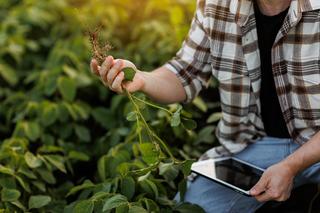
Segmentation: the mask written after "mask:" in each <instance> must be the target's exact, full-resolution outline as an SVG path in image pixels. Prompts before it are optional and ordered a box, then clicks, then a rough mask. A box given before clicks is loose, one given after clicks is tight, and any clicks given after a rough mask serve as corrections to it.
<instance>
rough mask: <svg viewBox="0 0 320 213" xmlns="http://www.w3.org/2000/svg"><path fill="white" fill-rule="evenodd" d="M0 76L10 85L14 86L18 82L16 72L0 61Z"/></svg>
mask: <svg viewBox="0 0 320 213" xmlns="http://www.w3.org/2000/svg"><path fill="white" fill-rule="evenodd" d="M0 76H1V77H2V78H3V79H4V80H5V81H6V82H8V83H9V84H10V85H11V86H14V85H16V84H17V83H18V76H17V74H16V72H15V71H14V70H13V69H12V68H11V67H10V66H8V65H6V64H2V63H0Z"/></svg>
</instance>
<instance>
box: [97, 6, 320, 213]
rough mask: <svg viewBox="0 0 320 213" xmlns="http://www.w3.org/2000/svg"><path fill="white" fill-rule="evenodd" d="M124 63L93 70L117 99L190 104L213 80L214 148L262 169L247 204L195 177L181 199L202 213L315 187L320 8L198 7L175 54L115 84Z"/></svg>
mask: <svg viewBox="0 0 320 213" xmlns="http://www.w3.org/2000/svg"><path fill="white" fill-rule="evenodd" d="M121 67H122V63H121V61H119V62H118V63H114V62H113V58H112V57H108V58H107V59H106V61H105V62H104V63H103V64H102V66H101V67H99V66H98V65H97V62H96V61H95V60H93V61H92V62H91V68H92V71H93V72H94V73H96V74H97V75H99V76H100V77H101V79H102V81H103V82H104V83H105V85H106V86H109V87H110V89H111V90H113V91H115V92H118V93H121V92H122V88H123V87H125V88H126V89H127V90H129V91H130V92H134V91H138V90H139V91H142V92H144V93H145V94H147V95H148V96H150V97H151V98H152V99H153V100H156V101H158V102H162V103H175V102H189V101H191V100H192V99H193V98H194V97H195V96H196V95H197V94H198V93H199V91H200V90H201V89H202V88H203V87H205V86H206V84H207V82H208V80H209V78H210V76H211V75H213V76H214V77H216V78H217V79H218V80H219V83H220V84H219V91H220V96H221V107H222V114H223V117H222V119H221V121H220V122H219V125H218V128H217V131H216V135H217V137H218V139H219V141H220V143H221V144H222V147H220V148H216V149H213V150H209V151H208V152H207V153H206V154H205V155H204V158H208V157H215V156H217V154H225V153H229V154H233V155H234V156H235V157H238V158H240V159H242V160H245V161H248V162H250V163H252V164H255V165H257V166H259V167H263V168H267V170H266V171H265V173H264V174H263V176H262V178H261V179H260V181H259V182H258V183H257V184H256V186H254V187H253V188H252V189H251V191H250V193H251V195H252V196H253V197H252V198H248V197H245V196H243V195H241V194H238V193H236V192H233V191H232V190H229V189H228V188H226V187H223V186H220V185H217V184H215V183H214V182H211V181H208V180H206V179H204V178H201V177H197V178H196V179H195V180H194V181H193V182H192V183H191V184H190V186H189V188H188V191H187V193H186V196H185V200H186V201H189V202H192V203H197V204H198V205H200V206H202V207H203V208H204V209H205V210H206V211H207V212H214V213H215V212H246V213H247V212H254V211H255V210H256V209H257V208H259V207H260V206H261V205H262V204H263V202H266V201H269V200H276V201H284V200H286V199H288V198H289V196H290V192H291V190H292V188H293V186H298V185H301V184H304V183H307V182H317V183H319V182H320V163H319V162H320V1H319V0H282V1H279V0H256V1H254V0H198V7H197V11H196V14H195V17H194V19H193V22H192V26H191V29H190V32H189V35H188V37H187V39H186V40H185V42H184V43H183V46H182V48H181V50H180V51H179V52H178V53H177V57H176V58H174V59H173V60H171V61H170V62H168V63H167V64H166V65H165V66H163V67H161V68H159V69H157V70H155V71H153V72H150V73H149V72H138V73H137V74H136V76H135V78H134V81H133V82H130V83H124V84H122V81H123V78H124V74H123V72H121Z"/></svg>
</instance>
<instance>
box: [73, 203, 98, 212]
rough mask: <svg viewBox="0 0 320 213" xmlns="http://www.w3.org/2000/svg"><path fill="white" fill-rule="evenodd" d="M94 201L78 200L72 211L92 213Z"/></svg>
mask: <svg viewBox="0 0 320 213" xmlns="http://www.w3.org/2000/svg"><path fill="white" fill-rule="evenodd" d="M93 208H94V203H93V201H91V200H83V201H80V202H79V203H78V204H77V205H76V206H75V208H74V209H73V212H74V213H92V212H93Z"/></svg>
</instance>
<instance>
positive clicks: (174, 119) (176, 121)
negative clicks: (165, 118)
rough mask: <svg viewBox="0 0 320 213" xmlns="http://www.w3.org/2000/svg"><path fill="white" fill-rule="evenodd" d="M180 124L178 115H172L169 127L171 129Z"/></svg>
mask: <svg viewBox="0 0 320 213" xmlns="http://www.w3.org/2000/svg"><path fill="white" fill-rule="evenodd" d="M180 123H181V118H180V113H174V114H173V116H172V117H171V123H170V124H171V126H172V127H177V126H179V125H180Z"/></svg>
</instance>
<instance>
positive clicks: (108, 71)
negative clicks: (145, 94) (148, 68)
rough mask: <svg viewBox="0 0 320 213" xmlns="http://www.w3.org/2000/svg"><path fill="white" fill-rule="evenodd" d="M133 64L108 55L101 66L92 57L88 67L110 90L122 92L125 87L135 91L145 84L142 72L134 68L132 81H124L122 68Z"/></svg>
mask: <svg viewBox="0 0 320 213" xmlns="http://www.w3.org/2000/svg"><path fill="white" fill-rule="evenodd" d="M132 66H134V65H133V64H132V63H131V62H129V61H126V60H122V59H116V60H115V59H114V58H113V57H112V56H108V57H107V58H106V60H105V61H104V62H103V63H102V65H101V66H99V65H98V62H97V60H95V59H92V61H91V64H90V67H91V72H92V73H94V74H95V75H97V76H99V77H100V79H101V81H102V83H103V84H104V85H105V86H106V87H109V89H110V90H112V91H114V92H117V93H122V92H123V89H124V88H125V89H126V90H127V91H128V92H136V91H139V90H142V89H143V87H144V84H145V77H144V72H142V71H139V70H136V74H135V76H134V78H133V80H132V81H128V82H124V77H125V76H124V73H123V71H121V70H122V69H123V68H126V67H132Z"/></svg>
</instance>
